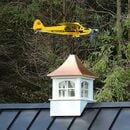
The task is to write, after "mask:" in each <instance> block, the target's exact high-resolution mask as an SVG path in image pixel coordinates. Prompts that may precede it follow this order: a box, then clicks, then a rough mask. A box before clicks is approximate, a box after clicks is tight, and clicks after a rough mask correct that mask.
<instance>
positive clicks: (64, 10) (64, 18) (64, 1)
mask: <svg viewBox="0 0 130 130" xmlns="http://www.w3.org/2000/svg"><path fill="white" fill-rule="evenodd" d="M65 21H66V0H63V22H65Z"/></svg>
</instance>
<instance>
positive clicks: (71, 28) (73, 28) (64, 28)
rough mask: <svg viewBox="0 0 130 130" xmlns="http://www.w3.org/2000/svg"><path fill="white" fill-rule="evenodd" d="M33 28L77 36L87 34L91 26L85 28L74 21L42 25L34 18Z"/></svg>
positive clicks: (38, 30) (90, 30) (37, 30)
mask: <svg viewBox="0 0 130 130" xmlns="http://www.w3.org/2000/svg"><path fill="white" fill-rule="evenodd" d="M33 30H34V31H36V32H45V33H52V34H60V35H71V36H72V37H74V38H78V37H80V36H82V35H89V34H90V33H92V29H91V28H87V29H86V28H85V27H83V26H82V25H81V24H79V23H78V22H74V23H59V24H57V25H56V26H44V25H43V23H42V22H41V21H40V20H39V19H36V20H35V21H34V24H33Z"/></svg>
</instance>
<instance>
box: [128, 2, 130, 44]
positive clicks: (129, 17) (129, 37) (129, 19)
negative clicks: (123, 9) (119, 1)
mask: <svg viewBox="0 0 130 130" xmlns="http://www.w3.org/2000/svg"><path fill="white" fill-rule="evenodd" d="M128 21H129V28H128V42H130V0H128Z"/></svg>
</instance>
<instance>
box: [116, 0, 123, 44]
mask: <svg viewBox="0 0 130 130" xmlns="http://www.w3.org/2000/svg"><path fill="white" fill-rule="evenodd" d="M116 18H117V19H116V30H117V40H118V42H119V43H120V42H121V40H122V28H121V0H117V16H116Z"/></svg>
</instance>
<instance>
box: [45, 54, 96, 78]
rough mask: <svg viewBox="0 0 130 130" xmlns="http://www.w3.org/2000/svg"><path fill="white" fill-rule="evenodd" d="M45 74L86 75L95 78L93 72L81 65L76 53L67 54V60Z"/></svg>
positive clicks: (52, 75)
mask: <svg viewBox="0 0 130 130" xmlns="http://www.w3.org/2000/svg"><path fill="white" fill-rule="evenodd" d="M47 76H50V77H57V76H58V77H59V76H86V77H91V78H96V75H95V74H94V73H93V72H91V71H90V70H88V69H87V68H85V67H84V66H83V65H82V63H81V61H80V59H79V58H78V56H76V55H69V57H68V58H67V60H66V61H65V62H64V63H63V64H62V65H61V66H60V67H58V68H57V69H56V70H54V71H52V72H51V73H49V74H48V75H47Z"/></svg>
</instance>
